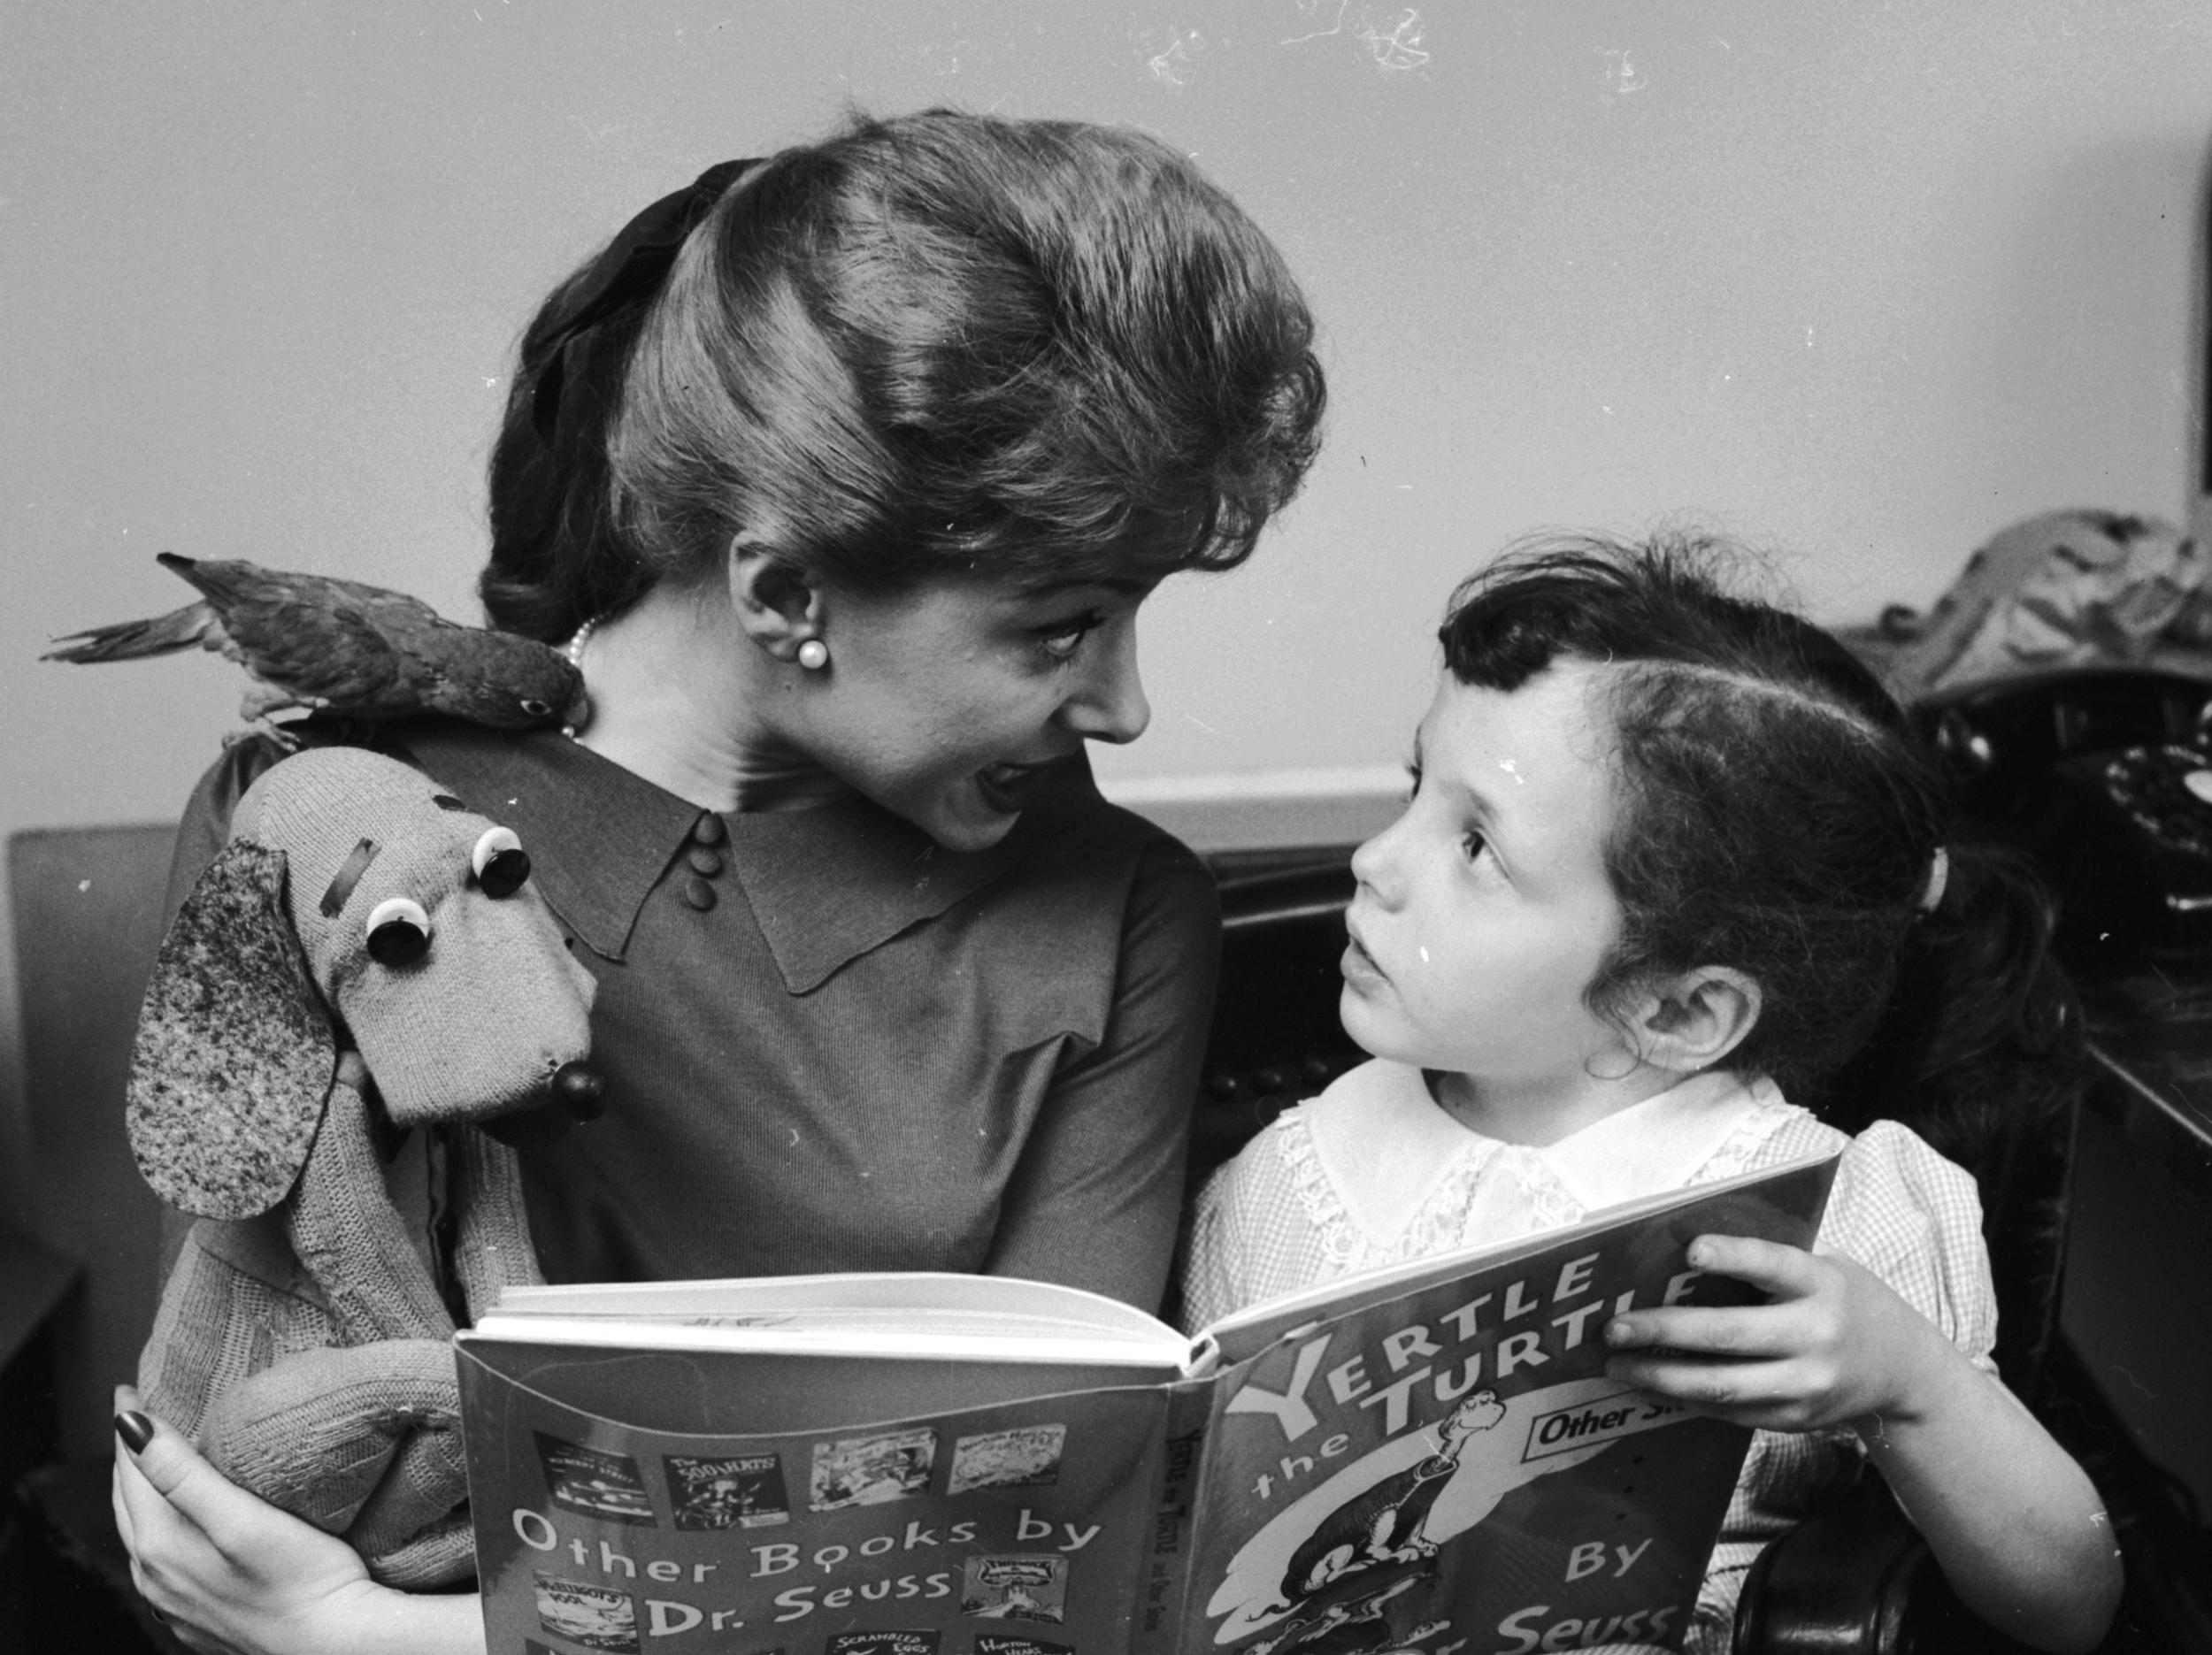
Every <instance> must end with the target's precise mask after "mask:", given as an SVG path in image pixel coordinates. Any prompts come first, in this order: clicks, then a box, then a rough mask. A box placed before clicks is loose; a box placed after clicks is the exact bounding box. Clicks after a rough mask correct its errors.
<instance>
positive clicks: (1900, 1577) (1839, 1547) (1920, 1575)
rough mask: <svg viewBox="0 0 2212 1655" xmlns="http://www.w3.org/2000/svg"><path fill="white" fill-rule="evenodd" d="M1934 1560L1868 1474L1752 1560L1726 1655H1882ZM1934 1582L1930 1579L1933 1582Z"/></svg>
mask: <svg viewBox="0 0 2212 1655" xmlns="http://www.w3.org/2000/svg"><path fill="white" fill-rule="evenodd" d="M1936 1575H1937V1570H1936V1567H1935V1559H1933V1558H1932V1557H1931V1556H1930V1555H1929V1552H1928V1546H1927V1543H1926V1542H1925V1541H1924V1540H1923V1539H1921V1537H1920V1536H1919V1534H1918V1533H1917V1532H1916V1530H1915V1529H1914V1528H1913V1526H1912V1524H1911V1523H1910V1522H1909V1521H1907V1520H1906V1517H1905V1513H1903V1512H1901V1511H1900V1510H1899V1509H1898V1506H1897V1501H1896V1499H1895V1498H1893V1496H1892V1495H1891V1493H1890V1491H1889V1485H1888V1484H1887V1483H1885V1482H1883V1481H1882V1477H1881V1474H1880V1473H1878V1472H1877V1471H1875V1470H1874V1469H1873V1468H1872V1467H1866V1468H1864V1469H1863V1470H1862V1471H1861V1473H1860V1474H1859V1475H1858V1476H1857V1477H1856V1478H1855V1479H1854V1480H1853V1481H1851V1482H1850V1483H1846V1484H1843V1485H1842V1486H1840V1487H1839V1488H1837V1489H1835V1490H1832V1492H1831V1493H1830V1494H1829V1495H1828V1496H1827V1498H1824V1500H1823V1501H1822V1502H1821V1503H1820V1504H1819V1505H1818V1506H1815V1507H1814V1508H1813V1511H1812V1513H1811V1514H1810V1515H1809V1516H1808V1517H1807V1518H1806V1519H1805V1520H1804V1521H1802V1522H1801V1523H1799V1524H1798V1525H1797V1527H1796V1528H1794V1529H1791V1530H1790V1532H1789V1533H1787V1534H1786V1535H1784V1536H1782V1537H1781V1538H1780V1539H1778V1540H1777V1541H1775V1542H1774V1544H1771V1545H1770V1546H1769V1547H1767V1549H1766V1550H1765V1551H1764V1552H1761V1553H1760V1554H1759V1560H1758V1561H1757V1562H1755V1563H1754V1564H1753V1565H1752V1566H1751V1572H1750V1573H1749V1574H1748V1575H1746V1576H1745V1578H1744V1587H1743V1596H1742V1598H1740V1599H1739V1600H1738V1602H1737V1605H1736V1634H1735V1641H1734V1644H1733V1645H1732V1648H1733V1651H1734V1655H1891V1652H1892V1651H1902V1650H1905V1649H1908V1648H1909V1644H1905V1643H1904V1641H1903V1639H1904V1632H1905V1625H1906V1619H1907V1613H1908V1611H1909V1608H1910V1606H1911V1604H1912V1601H1913V1598H1914V1597H1915V1595H1916V1592H1917V1591H1918V1590H1919V1589H1921V1587H1922V1586H1923V1583H1924V1581H1925V1580H1926V1579H1927V1578H1928V1577H1930V1576H1936ZM1938 1578H1939V1577H1938Z"/></svg>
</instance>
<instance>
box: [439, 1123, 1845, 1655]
mask: <svg viewBox="0 0 2212 1655" xmlns="http://www.w3.org/2000/svg"><path fill="white" fill-rule="evenodd" d="M1834 1170H1835V1161H1834V1160H1833V1158H1832V1157H1830V1158H1826V1159H1822V1160H1815V1161H1803V1162H1800V1163H1797V1164H1795V1165H1793V1166H1790V1167H1786V1168H1780V1169H1778V1170H1775V1171H1770V1172H1766V1173H1761V1174H1756V1175H1753V1176H1747V1177H1744V1178H1740V1179H1736V1180H1732V1181H1730V1182H1726V1183H1716V1184H1701V1185H1698V1186H1695V1187H1694V1188H1691V1189H1689V1190H1686V1191H1677V1192H1674V1193H1672V1194H1670V1195H1668V1196H1665V1197H1663V1198H1659V1199H1654V1200H1650V1201H1646V1202H1640V1203H1636V1204H1633V1205H1631V1206H1626V1207H1615V1208H1612V1209H1610V1210H1609V1211H1608V1212H1606V1213H1604V1214H1601V1215H1600V1216H1598V1217H1596V1218H1594V1219H1593V1220H1591V1221H1589V1222H1586V1223H1583V1224H1581V1225H1578V1226H1576V1227H1574V1228H1572V1229H1569V1230H1552V1231H1549V1232H1547V1233H1545V1234H1542V1235H1540V1236H1534V1237H1527V1238H1525V1239H1523V1240H1520V1241H1517V1242H1514V1243H1510V1244H1507V1245H1500V1246H1494V1247H1489V1248H1485V1249H1481V1250H1479V1251H1472V1252H1467V1253H1455V1254H1449V1255H1446V1256H1442V1257H1438V1258H1432V1259H1426V1260H1421V1261H1419V1262H1418V1263H1416V1264H1412V1265H1408V1266H1405V1267H1402V1268H1396V1269H1393V1270H1390V1271H1386V1272H1378V1273H1374V1274H1371V1275H1365V1276H1356V1277H1351V1278H1348V1279H1346V1280H1344V1281H1340V1282H1338V1283H1332V1284H1330V1285H1328V1286H1325V1287H1323V1288H1318V1289H1315V1290H1312V1291H1308V1292H1304V1293H1301V1294H1298V1295H1296V1296H1294V1297H1292V1298H1287V1299H1275V1300H1273V1301H1271V1302H1269V1303H1266V1304H1262V1305H1256V1306H1252V1307H1250V1308H1248V1309H1247V1310H1244V1311H1241V1312H1240V1313H1238V1314H1236V1315H1233V1316H1231V1317H1229V1318H1227V1319H1225V1320H1224V1321H1222V1322H1217V1323H1216V1324H1215V1325H1213V1326H1211V1327H1209V1328H1207V1329H1203V1330H1202V1332H1200V1333H1199V1334H1198V1335H1197V1336H1196V1337H1188V1336H1186V1335H1183V1334H1180V1333H1178V1332H1177V1331H1175V1330H1174V1329H1171V1328H1169V1327H1167V1326H1166V1325H1165V1324H1164V1323H1162V1322H1156V1321H1155V1320H1154V1319H1153V1318H1151V1317H1150V1316H1148V1315H1145V1314H1142V1313H1141V1312H1139V1311H1135V1310H1132V1309H1130V1308H1129V1307H1128V1306H1124V1305H1119V1304H1116V1303H1114V1302H1112V1301H1111V1300H1109V1299H1101V1298H1098V1297H1096V1296H1095V1295H1093V1294H1089V1293H1084V1292H1080V1291H1075V1290H1073V1289H1069V1288H1060V1287H1051V1286H1047V1285H1044V1284H1041V1283H1033V1282H1022V1281H1014V1280H1010V1279H1006V1278H1002V1277H991V1276H933V1275H874V1276H787V1277H776V1278H768V1279H761V1280H751V1281H731V1282H667V1283H644V1284H632V1285H587V1286H574V1287H545V1288H527V1289H521V1290H517V1291H510V1292H509V1293H508V1294H507V1295H506V1296H505V1297H504V1298H503V1299H502V1301H501V1303H500V1306H499V1308H498V1309H497V1310H495V1312H493V1313H492V1314H488V1315H487V1316H485V1317H484V1318H483V1319H482V1321H481V1322H480V1324H479V1325H478V1326H477V1327H476V1328H475V1329H473V1330H472V1331H469V1332H465V1333H463V1334H461V1335H460V1336H459V1337H458V1345H459V1352H460V1371H461V1393H462V1400H463V1406H464V1412H465V1433H466V1438H467V1443H468V1456H469V1483H470V1492H471V1504H472V1509H473V1512H474V1513H475V1521H476V1551H477V1560H478V1571H479V1576H480V1581H481V1583H482V1587H483V1594H484V1597H483V1602H484V1616H485V1622H486V1629H487V1636H488V1643H489V1649H490V1655H565V1651H578V1650H619V1651H648V1652H649V1651H663V1652H664V1655H694V1652H696V1655H769V1652H770V1651H782V1652H783V1655H863V1652H865V1655H924V1652H925V1651H941V1652H942V1655H1068V1652H1070V1651H1073V1652H1076V1655H1121V1652H1122V1651H1153V1652H1156V1655H1173V1652H1175V1651H1202V1650H1204V1651H1211V1650H1237V1651H1246V1652H1247V1655H1262V1652H1265V1655H1346V1652H1348V1651H1409V1652H1410V1651H1419V1652H1421V1655H1448V1652H1451V1651H1466V1655H1475V1652H1477V1651H1480V1652H1482V1655H1491V1652H1492V1651H1501V1652H1502V1651H1516V1652H1518V1651H1532V1650H1542V1649H1563V1648H1584V1647H1587V1646H1589V1645H1592V1644H1604V1643H1629V1644H1636V1643H1642V1644H1656V1645H1660V1646H1666V1647H1672V1646H1676V1645H1678V1644H1679V1643H1680V1640H1681V1636H1682V1633H1683V1631H1684V1628H1685V1625H1686V1620H1687V1617H1688V1614H1689V1609H1690V1605H1692V1604H1693V1603H1694V1601H1695V1599H1696V1596H1697V1589H1698V1583H1699V1582H1700V1580H1701V1576H1702V1575H1703V1571H1704V1566H1705V1560H1706V1558H1707V1555H1708V1554H1709V1552H1710V1550H1711V1548H1712V1544H1713V1540H1714V1536H1715V1535H1716V1534H1717V1532H1718V1529H1719V1527H1720V1521H1721V1518H1722V1516H1723V1514H1724V1512H1725V1510H1726V1508H1727V1505H1728V1500H1729V1496H1730V1493H1731V1491H1732V1489H1733V1487H1734V1484H1735V1480H1736V1475H1737V1472H1738V1470H1739V1468H1740V1466H1741V1463H1742V1460H1743V1456H1744V1451H1745V1449H1746V1447H1747V1444H1748V1442H1749V1433H1748V1432H1747V1431H1745V1430H1743V1429H1740V1428H1738V1427H1735V1426H1731V1425H1726V1424H1724V1423H1721V1422H1719V1421H1713V1420H1708V1419H1702V1418H1700V1417H1698V1416H1696V1415H1694V1414H1689V1413H1687V1412H1686V1411H1685V1410H1683V1409H1680V1408H1678V1407H1675V1406H1670V1405H1668V1404H1666V1403H1663V1402H1662V1401H1660V1400H1658V1399H1656V1398H1650V1397H1647V1396H1645V1395H1643V1394H1642V1393H1640V1392H1638V1391H1632V1390H1631V1389H1629V1388H1627V1387H1626V1386H1624V1385H1622V1384H1621V1383H1617V1382H1616V1381H1612V1380H1609V1379H1607V1378H1606V1376H1605V1371H1604V1368H1605V1347H1604V1345H1603V1344H1602V1343H1601V1337H1600V1335H1601V1330H1602V1329H1603V1327H1604V1324H1605V1320H1606V1318H1607V1317H1608V1316H1609V1314H1613V1313H1615V1312H1616V1311H1618V1310H1621V1309H1624V1308H1628V1307H1631V1306H1636V1307H1644V1306H1653V1305H1658V1304H1662V1303H1667V1302H1677V1303H1690V1304H1719V1303H1743V1302H1747V1301H1748V1300H1750V1299H1754V1298H1755V1295H1753V1294H1752V1293H1751V1292H1750V1291H1749V1290H1747V1289H1746V1288H1744V1287H1743V1286H1742V1285H1741V1284H1740V1283H1735V1282H1732V1281H1729V1280H1726V1279H1725V1278H1722V1277H1717V1276H1701V1275H1699V1274H1698V1273H1696V1272H1694V1271H1691V1270H1690V1269H1689V1268H1688V1266H1687V1264H1686V1260H1685V1256H1684V1254H1685V1250H1686V1247H1687V1246H1688V1244H1689V1243H1690V1241H1691V1240H1692V1239H1693V1238H1694V1237H1697V1236H1699V1235H1702V1234H1706V1233H1708V1232H1724V1233H1728V1234H1733V1235H1753V1236H1760V1237H1766V1238H1768V1239H1770V1240H1775V1241H1782V1242H1788V1243H1790V1244H1792V1245H1800V1246H1808V1245H1810V1244H1811V1240H1812V1237H1813V1235H1814V1233H1815V1231H1816V1229H1817V1227H1818V1224H1819V1220H1820V1214H1821V1210H1822V1207H1823V1206H1824V1203H1825V1201H1826V1199H1827V1191H1828V1186H1829V1184H1830V1182H1831V1180H1832V1177H1833V1176H1834Z"/></svg>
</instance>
